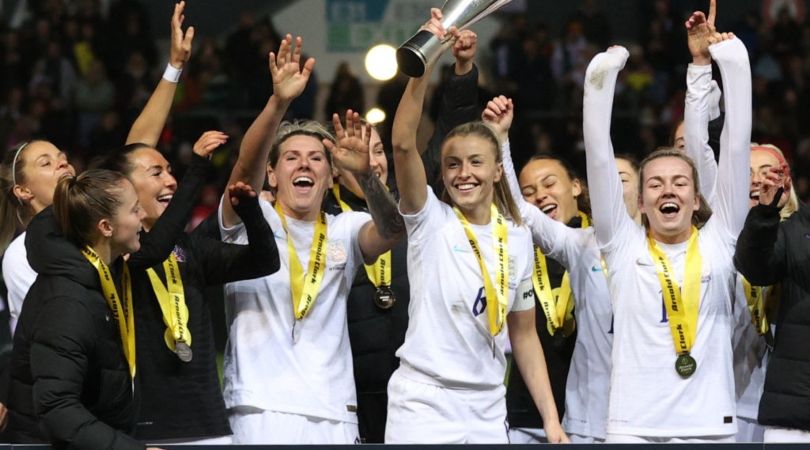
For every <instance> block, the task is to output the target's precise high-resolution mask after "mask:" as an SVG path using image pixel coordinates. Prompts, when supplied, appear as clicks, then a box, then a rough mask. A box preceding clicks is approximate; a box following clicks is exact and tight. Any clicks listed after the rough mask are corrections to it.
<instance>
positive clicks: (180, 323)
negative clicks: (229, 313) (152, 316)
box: [146, 253, 191, 351]
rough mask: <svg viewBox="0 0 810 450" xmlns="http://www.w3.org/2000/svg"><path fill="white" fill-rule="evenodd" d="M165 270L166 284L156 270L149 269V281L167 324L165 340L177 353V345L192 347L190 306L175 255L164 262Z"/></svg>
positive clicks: (164, 321)
mask: <svg viewBox="0 0 810 450" xmlns="http://www.w3.org/2000/svg"><path fill="white" fill-rule="evenodd" d="M163 270H164V271H165V272H166V284H167V285H168V288H167V287H166V286H164V285H163V282H162V281H161V280H160V277H158V274H157V272H155V270H154V269H151V268H150V269H147V271H146V273H147V274H148V275H149V281H150V282H151V283H152V289H153V290H154V291H155V297H157V300H158V304H159V305H160V310H161V312H162V313H163V323H164V324H166V332H165V333H164V339H165V341H166V345H167V346H168V347H169V349H170V350H171V351H175V347H176V345H177V343H184V344H186V345H189V346H190V345H191V331H190V330H189V329H188V306H187V305H186V296H185V292H184V290H183V280H182V278H181V277H180V266H179V264H178V263H177V257H175V256H174V253H172V254H171V255H169V258H168V259H166V261H163Z"/></svg>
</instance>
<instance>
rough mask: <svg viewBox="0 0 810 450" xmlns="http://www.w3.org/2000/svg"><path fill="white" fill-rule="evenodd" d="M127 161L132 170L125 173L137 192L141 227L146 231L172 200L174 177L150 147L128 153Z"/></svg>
mask: <svg viewBox="0 0 810 450" xmlns="http://www.w3.org/2000/svg"><path fill="white" fill-rule="evenodd" d="M127 161H128V162H129V166H130V167H131V171H130V173H128V174H126V175H127V177H128V178H129V179H130V181H132V185H133V186H134V187H135V191H136V192H137V193H138V199H139V200H140V205H141V208H143V211H144V219H143V226H144V228H146V229H147V230H149V229H151V228H152V226H153V225H154V224H155V222H156V221H157V219H158V218H159V217H160V216H161V215H162V214H163V211H165V210H166V207H167V206H168V205H169V202H170V201H171V200H172V197H173V196H174V193H175V191H176V190H177V180H175V178H174V176H173V175H172V173H171V166H170V165H169V162H168V161H166V158H164V157H163V155H162V154H160V152H158V151H157V150H155V149H153V148H141V149H138V150H135V151H133V152H132V153H130V154H129V155H128V156H127Z"/></svg>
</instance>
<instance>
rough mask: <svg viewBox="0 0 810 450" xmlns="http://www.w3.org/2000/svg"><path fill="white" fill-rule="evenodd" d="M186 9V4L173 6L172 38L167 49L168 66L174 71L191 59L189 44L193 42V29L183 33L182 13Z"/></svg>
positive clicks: (183, 17)
mask: <svg viewBox="0 0 810 450" xmlns="http://www.w3.org/2000/svg"><path fill="white" fill-rule="evenodd" d="M185 9H186V2H185V1H181V2H180V3H177V4H176V5H174V14H172V38H171V48H170V49H169V64H171V65H172V66H173V67H174V68H176V69H182V68H183V66H185V64H186V63H187V62H188V60H189V58H190V57H191V43H192V41H193V40H194V27H188V29H187V30H186V32H185V33H183V28H182V26H183V21H184V20H185V19H186V16H184V15H183V11H184V10H185Z"/></svg>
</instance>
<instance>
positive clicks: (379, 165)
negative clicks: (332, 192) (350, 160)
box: [335, 128, 388, 198]
mask: <svg viewBox="0 0 810 450" xmlns="http://www.w3.org/2000/svg"><path fill="white" fill-rule="evenodd" d="M368 148H369V158H370V163H371V171H372V173H373V174H374V175H376V176H377V178H379V179H380V182H381V183H382V184H383V185H385V184H386V182H387V181H388V159H386V157H385V148H384V147H383V143H382V140H381V139H380V135H379V133H377V130H376V129H374V128H372V129H371V139H370V140H369V145H368ZM335 171H336V173H337V175H338V179H339V181H340V184H341V185H343V186H345V187H346V188H347V189H349V190H350V191H351V192H352V193H353V194H354V195H356V196H358V197H360V198H365V196H364V195H363V190H362V189H361V188H360V184H358V183H357V179H356V178H355V177H354V174H352V173H351V172H349V171H348V170H343V169H341V168H339V167H337V166H336V167H335Z"/></svg>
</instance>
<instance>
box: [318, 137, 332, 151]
mask: <svg viewBox="0 0 810 450" xmlns="http://www.w3.org/2000/svg"><path fill="white" fill-rule="evenodd" d="M321 142H322V143H323V146H324V147H325V148H326V150H328V151H329V153H334V152H335V143H334V142H332V140H331V139H322V140H321Z"/></svg>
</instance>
